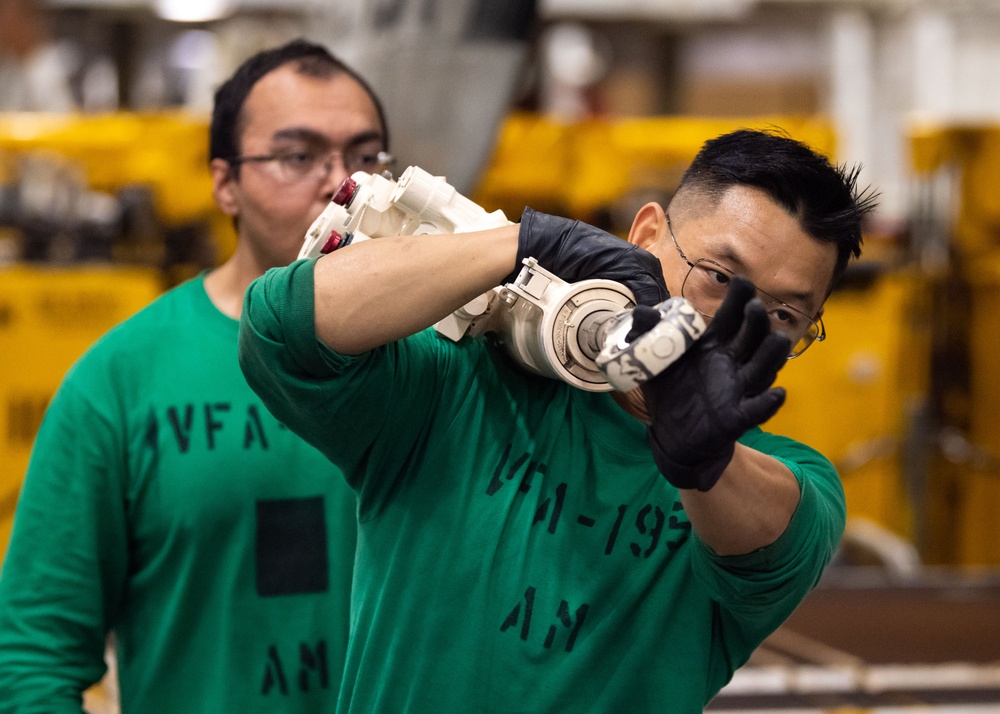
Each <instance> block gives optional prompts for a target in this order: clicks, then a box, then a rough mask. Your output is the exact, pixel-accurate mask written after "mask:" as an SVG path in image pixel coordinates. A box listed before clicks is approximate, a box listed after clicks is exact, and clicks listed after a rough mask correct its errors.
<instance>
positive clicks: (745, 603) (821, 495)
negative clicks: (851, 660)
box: [693, 429, 846, 669]
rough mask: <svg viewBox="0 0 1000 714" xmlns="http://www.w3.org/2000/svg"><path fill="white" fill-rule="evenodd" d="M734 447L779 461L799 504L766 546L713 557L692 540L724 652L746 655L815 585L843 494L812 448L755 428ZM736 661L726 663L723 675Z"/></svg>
mask: <svg viewBox="0 0 1000 714" xmlns="http://www.w3.org/2000/svg"><path fill="white" fill-rule="evenodd" d="M741 442H742V443H744V444H745V445H747V446H749V447H751V448H754V449H757V450H758V451H761V452H763V453H766V454H769V455H770V456H772V457H774V458H776V459H778V460H779V461H781V462H782V463H783V464H784V465H785V466H786V467H788V468H789V469H790V470H791V472H792V473H793V474H794V475H795V477H796V479H797V480H798V482H799V488H800V498H799V503H798V506H797V507H796V509H795V512H794V513H793V514H792V518H791V520H790V521H789V523H788V526H787V528H786V529H785V531H784V533H782V535H781V536H780V537H779V538H778V539H777V540H776V541H775V542H774V543H772V544H771V545H769V546H766V547H764V548H761V549H759V550H756V551H754V552H752V553H748V554H746V555H739V556H719V555H716V554H715V553H714V552H713V551H712V549H711V548H709V547H708V546H707V545H705V544H704V543H702V542H701V541H698V540H697V538H696V547H697V552H696V554H695V557H694V559H693V567H694V571H695V575H696V577H698V578H699V579H700V580H701V581H702V583H703V584H704V585H705V586H706V587H707V588H708V590H709V591H710V592H711V593H712V596H713V598H714V600H715V602H716V603H717V608H718V610H717V619H718V622H717V624H718V626H719V629H720V631H721V632H722V633H723V640H724V641H725V642H726V643H727V645H728V646H727V650H728V649H730V648H733V649H736V650H743V651H750V650H752V649H753V648H754V647H756V646H757V645H758V644H760V642H761V641H763V639H764V638H765V637H766V636H767V635H768V634H770V632H772V631H773V630H774V629H776V628H777V627H778V626H779V625H780V624H781V623H782V622H784V620H785V619H787V618H788V616H789V615H790V614H791V613H792V611H793V610H794V609H795V608H796V607H797V606H798V604H799V603H800V602H801V601H802V599H803V598H804V597H805V596H806V595H807V594H808V593H809V591H810V590H812V589H813V588H814V587H815V586H816V584H817V583H818V581H819V578H820V576H821V575H822V573H823V569H824V568H825V567H826V565H827V563H828V562H829V561H830V558H831V557H832V556H833V553H834V551H835V550H836V548H837V546H838V544H839V543H840V539H841V537H842V536H843V533H844V524H845V520H846V503H845V498H844V490H843V487H842V485H841V483H840V478H839V476H838V475H837V472H836V469H834V467H833V464H831V463H830V462H829V460H827V459H826V458H825V457H824V456H823V455H822V454H820V453H819V452H817V451H815V450H814V449H812V448H810V447H808V446H806V445H804V444H801V443H799V442H797V441H794V440H792V439H789V438H787V437H783V436H778V435H774V434H768V433H766V432H763V431H761V430H760V429H755V430H752V431H751V432H748V433H747V434H746V435H745V436H744V438H742V439H741ZM742 664H743V662H731V663H730V669H734V668H735V667H736V666H740V665H742Z"/></svg>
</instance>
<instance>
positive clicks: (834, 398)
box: [0, 0, 1000, 713]
mask: <svg viewBox="0 0 1000 714" xmlns="http://www.w3.org/2000/svg"><path fill="white" fill-rule="evenodd" d="M24 2H27V4H28V5H34V6H35V9H36V10H37V9H39V8H42V9H44V12H45V17H44V18H43V20H44V22H43V23H42V24H40V25H36V26H34V29H33V30H32V31H31V32H28V31H27V30H25V31H22V32H21V33H20V34H19V33H17V32H11V29H12V28H15V27H16V23H20V22H22V21H23V19H16V18H15V19H14V20H11V19H10V18H11V17H12V16H9V15H8V16H4V15H2V12H6V11H7V10H8V9H9V8H10V7H11V6H14V5H20V4H21V0H5V1H3V2H0V98H2V99H3V102H0V375H2V377H0V552H2V549H3V547H5V544H6V540H7V535H8V532H9V528H10V522H11V519H12V516H13V509H14V506H15V503H16V499H17V493H18V489H19V487H20V483H21V479H22V478H23V474H24V468H25V465H26V463H27V459H28V455H29V453H30V448H31V443H32V441H33V438H34V434H35V431H36V430H37V427H38V424H39V423H40V421H41V418H42V416H43V414H44V410H45V406H46V404H47V403H48V400H49V399H51V396H52V394H53V392H54V390H55V389H56V387H57V386H58V384H59V382H60V381H61V379H62V376H63V374H64V373H65V370H66V369H68V368H69V366H70V365H71V364H72V362H73V361H74V360H75V359H76V358H77V357H78V356H79V355H80V354H81V353H82V351H83V350H84V349H86V347H87V346H89V345H90V344H91V343H92V342H93V341H94V340H95V339H97V338H98V337H99V336H100V335H101V334H102V333H104V332H105V331H106V330H107V329H108V328H110V327H111V326H112V325H114V324H116V323H118V322H120V321H121V320H122V319H124V318H125V317H127V316H128V315H130V314H132V313H134V312H135V311H136V310H138V309H140V308H141V307H142V306H144V305H146V304H148V302H149V301H150V300H152V299H153V298H154V297H155V296H156V295H158V294H159V293H160V292H161V291H162V290H163V289H165V288H166V287H169V286H172V285H175V284H177V283H178V282H180V281H181V280H183V279H185V278H187V277H190V276H192V275H194V274H195V273H197V272H198V271H199V270H203V269H206V268H209V267H211V266H213V265H216V264H218V263H219V262H221V260H223V259H224V258H225V257H227V256H228V255H229V251H231V250H232V246H233V240H234V237H233V233H232V230H231V226H230V225H229V222H228V220H227V219H226V218H225V217H224V216H223V215H222V214H221V213H220V212H218V211H217V209H216V208H215V206H214V204H213V202H212V198H211V185H210V180H209V175H208V171H207V126H208V116H207V115H208V111H209V109H210V106H211V98H212V92H213V91H214V88H215V85H216V84H217V83H218V81H219V80H220V79H221V78H223V77H225V76H227V75H228V74H229V73H230V72H231V71H232V70H233V69H234V68H235V67H236V65H238V64H239V63H240V62H241V61H242V60H243V59H244V58H245V57H247V56H248V55H250V54H251V53H253V52H254V51H256V50H258V49H262V48H264V47H268V46H273V45H275V44H277V43H280V42H283V41H286V40H289V39H292V38H294V37H297V36H306V37H308V38H309V39H311V40H313V41H318V42H324V43H327V44H328V45H329V46H330V47H331V48H332V49H333V50H334V51H335V52H336V53H337V54H339V55H341V56H343V57H344V59H346V60H347V61H348V62H350V63H352V64H354V65H355V66H357V67H358V69H359V70H360V71H361V72H362V73H363V74H364V75H365V76H366V77H369V78H370V79H371V80H372V84H373V86H374V87H375V89H376V91H377V92H378V93H379V94H380V95H381V96H382V97H383V98H384V100H385V104H386V109H387V114H388V117H389V121H390V132H391V135H392V143H393V146H392V148H393V153H394V154H396V156H397V158H398V160H399V166H401V167H405V166H407V165H411V164H416V165H419V166H421V167H422V168H424V169H426V170H428V171H430V172H432V173H434V174H437V175H444V176H446V177H447V178H448V180H449V182H450V183H451V184H453V185H454V186H456V188H458V190H459V191H461V192H462V193H464V194H465V195H468V196H471V197H473V198H474V199H475V200H476V201H477V202H478V203H479V204H480V205H482V206H483V207H484V208H486V209H487V210H489V211H492V210H496V209H501V210H503V211H504V213H505V214H506V215H507V216H509V217H511V218H516V217H517V216H519V215H520V213H521V211H522V209H523V208H524V206H526V205H530V206H532V207H533V208H535V209H537V210H542V211H547V212H554V213H561V214H565V215H569V216H573V217H576V218H580V219H583V220H586V221H589V222H591V223H594V224H596V225H599V226H601V227H603V228H605V229H606V230H609V231H611V232H613V233H616V234H618V235H623V236H624V235H625V234H626V233H627V231H628V228H629V223H630V221H631V218H632V216H633V215H634V213H635V211H636V210H637V209H638V207H639V206H641V205H642V204H643V203H645V202H647V201H651V200H655V201H667V200H669V198H670V196H671V194H672V191H673V190H674V187H675V186H676V184H677V181H678V180H679V178H680V175H681V173H682V172H683V170H684V168H685V167H686V165H687V163H688V162H689V161H690V159H691V158H692V157H693V156H694V153H695V152H696V151H697V149H698V147H699V146H700V145H701V143H702V142H703V141H704V140H706V139H708V138H711V137H713V136H716V135H718V134H720V133H723V132H725V131H729V130H731V129H735V128H739V127H745V126H751V127H757V128H767V127H778V128H781V129H782V130H784V131H786V132H788V133H789V134H790V135H791V136H793V137H795V138H798V139H801V140H803V141H805V142H806V143H809V144H810V145H812V146H813V147H815V148H817V149H818V150H820V151H821V152H823V153H825V154H827V155H829V156H830V157H831V158H832V159H833V160H834V161H836V162H838V163H855V162H861V163H863V165H864V170H863V172H862V174H861V182H862V183H863V184H872V185H874V186H876V187H877V188H878V189H879V190H880V191H881V193H882V200H881V204H880V208H879V211H878V213H877V214H876V215H875V216H873V218H872V220H871V221H870V222H869V223H868V224H867V225H866V235H865V250H864V257H863V259H862V260H861V261H860V262H858V263H857V264H855V265H853V266H852V267H851V268H850V269H849V271H848V273H847V274H846V275H845V279H844V281H843V283H842V285H841V286H840V287H839V288H838V290H837V291H836V292H835V293H834V294H833V295H832V296H831V298H830V300H829V302H828V304H827V308H826V313H825V315H824V321H825V323H826V326H827V330H828V334H829V339H828V340H827V341H825V342H824V343H823V344H821V345H818V346H816V347H814V348H813V349H812V350H810V351H809V352H808V353H807V354H806V355H804V356H803V357H802V358H801V359H796V360H793V361H791V362H790V363H789V364H788V365H787V366H786V368H785V369H784V370H783V371H782V373H781V375H780V378H779V381H780V383H781V384H783V385H784V386H786V387H787V388H788V392H789V397H788V401H787V403H786V405H785V407H784V408H783V409H782V411H781V412H780V413H779V414H778V415H777V416H776V417H775V418H774V419H773V420H772V421H771V422H770V423H769V424H768V425H767V428H769V429H771V430H773V431H777V432H782V433H786V434H789V435H791V436H794V437H796V438H800V439H802V440H803V441H805V442H807V443H809V444H811V445H813V446H815V447H817V448H818V449H819V450H821V451H822V452H823V453H825V454H827V455H828V456H829V457H830V458H831V459H832V460H833V461H834V462H835V463H836V465H837V466H838V469H839V471H840V473H841V476H842V479H843V482H844V488H845V491H846V493H847V499H848V509H849V516H850V521H849V524H848V531H847V534H846V536H845V539H844V542H843V544H842V546H841V549H840V551H839V552H838V554H837V557H836V559H835V562H834V564H833V565H832V566H831V567H830V568H829V569H828V571H827V574H826V576H825V577H824V580H823V582H821V584H820V587H819V588H818V589H817V590H816V591H815V593H814V594H813V595H811V596H810V597H809V598H808V599H807V601H806V602H805V603H803V605H802V607H800V609H799V610H798V611H797V612H796V613H795V614H794V615H793V617H792V618H791V620H790V621H789V623H788V624H787V625H786V626H785V627H783V628H782V629H781V630H779V632H778V633H776V634H775V636H774V637H772V638H770V639H769V641H768V642H767V643H765V645H764V646H763V647H762V648H761V649H760V651H759V652H758V653H757V654H755V656H754V659H753V660H752V661H751V665H750V666H749V667H747V668H745V669H744V670H741V672H740V673H739V675H738V677H737V679H736V680H734V682H733V684H732V685H731V686H730V687H728V688H727V689H726V690H724V692H723V694H722V695H720V697H719V698H718V699H717V700H716V701H715V702H713V703H712V705H711V706H710V707H709V708H710V709H713V710H718V711H747V710H753V711H772V710H773V711H776V712H777V711H790V710H793V709H794V710H795V711H797V712H832V711H844V708H846V707H853V709H851V711H869V710H877V711H885V712H889V711H892V712H896V711H899V712H904V711H906V712H909V711H921V712H924V711H930V710H933V711H936V712H946V711H952V712H959V711H961V712H963V713H965V712H969V713H971V712H987V711H1000V622H998V620H997V618H998V616H1000V430H998V429H997V427H996V424H995V422H996V416H995V415H996V414H1000V369H998V367H997V364H998V361H997V357H996V354H995V353H996V345H997V338H996V334H997V332H998V331H1000V329H998V328H1000V325H997V324H996V323H997V321H998V319H1000V318H998V317H997V316H998V315H1000V193H998V192H997V191H996V188H995V187H996V186H997V185H1000V86H997V85H996V82H995V77H996V76H998V75H1000V51H998V50H997V47H1000V42H998V40H1000V7H997V6H996V3H992V2H988V1H987V0H982V1H979V0H968V1H967V2H962V3H955V2H950V1H948V0H919V1H918V0H866V1H865V2H857V1H856V0H823V1H822V2H820V1H819V0H701V1H700V2H690V1H689V0H657V1H656V2H646V1H641V2H640V1H637V0H515V1H513V2H506V3H495V2H489V1H488V0H370V1H366V2H355V3H348V2H328V1H326V0H283V1H282V2H277V1H276V0H270V1H269V0H198V1H197V2H194V1H190V2H189V1H186V0H155V1H154V0H51V1H50V2H48V3H44V2H43V3H32V2H30V1H29V0H24ZM22 27H26V26H25V25H22ZM11 36H13V37H14V38H15V39H17V38H18V37H22V38H27V37H31V38H34V40H35V42H36V45H37V46H36V47H35V48H34V49H33V50H32V52H33V53H34V54H33V55H32V56H33V57H36V59H38V58H41V59H38V62H37V64H36V66H34V68H33V69H32V70H31V71H32V72H42V71H44V72H47V73H48V75H47V77H48V79H47V80H46V82H48V83H47V84H45V85H44V86H46V87H49V88H51V87H57V89H49V90H48V91H47V92H44V93H42V94H40V95H39V94H38V93H35V95H32V94H31V93H30V92H26V91H25V90H24V89H23V87H20V85H14V84H9V83H8V84H5V82H8V79H9V77H10V76H11V73H12V72H14V73H15V74H16V72H17V70H18V66H17V65H16V63H15V62H14V60H13V59H12V57H13V55H10V54H9V53H8V52H6V50H4V49H3V48H4V46H5V45H7V44H9V43H10V42H11V40H10V37H11ZM15 44H18V43H17V42H15ZM22 44H23V43H22ZM39 67H40V68H41V69H39ZM22 73H23V72H22ZM11 87H14V88H15V89H16V91H14V89H11ZM14 99H17V100H18V102H20V104H18V103H16V102H14ZM32 102H34V105H32V106H29V105H30V104H31V103H32ZM26 109H30V110H32V111H30V112H29V111H23V110H26ZM39 109H42V110H46V111H41V112H40V111H38V110H39ZM95 701H96V700H95ZM112 705H113V701H112V702H111V704H110V705H109V706H112ZM912 707H919V708H912ZM93 711H95V712H96V711H104V710H103V709H101V708H100V706H99V705H98V704H93ZM108 711H111V709H108Z"/></svg>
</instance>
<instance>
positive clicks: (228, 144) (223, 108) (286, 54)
mask: <svg viewBox="0 0 1000 714" xmlns="http://www.w3.org/2000/svg"><path fill="white" fill-rule="evenodd" d="M291 62H294V63H295V71H296V72H298V73H299V74H302V75H305V76H307V77H317V78H321V79H326V78H329V77H333V76H335V75H338V74H346V75H347V76H348V77H350V78H351V79H353V80H354V81H355V82H357V83H358V84H359V85H360V86H361V88H362V89H364V90H365V92H367V94H368V96H369V97H370V98H371V100H372V103H373V104H374V105H375V111H376V112H377V113H378V118H379V122H380V123H381V124H382V136H383V143H384V146H383V148H385V149H386V150H388V149H389V126H388V124H386V121H385V112H384V111H383V109H382V102H380V101H379V98H378V96H376V94H375V92H374V91H373V90H372V88H371V87H370V86H369V85H368V83H367V82H366V81H365V80H364V79H363V78H362V77H361V75H359V74H358V73H357V72H355V71H354V70H353V69H351V68H350V67H348V66H347V65H346V64H344V62H342V61H341V60H339V59H337V58H336V57H334V56H333V55H332V54H331V53H330V51H329V50H327V49H326V48H325V47H323V46H321V45H317V44H313V43H311V42H307V41H306V40H303V39H301V38H300V39H296V40H292V41H291V42H288V43H287V44H284V45H282V46H280V47H275V48H273V49H269V50H264V51H262V52H258V53H257V54H255V55H253V56H252V57H250V58H249V59H247V60H246V61H245V62H243V64H241V65H240V66H239V67H238V68H237V69H236V71H235V72H234V73H233V75H232V76H231V77H230V78H229V79H227V80H226V81H225V82H224V83H223V84H222V85H221V86H220V87H219V88H218V89H217V90H216V92H215V105H214V107H213V108H212V124H211V127H210V128H209V148H208V153H209V160H211V159H225V160H229V159H233V158H235V157H237V156H239V153H240V137H241V135H242V132H243V119H244V117H243V105H244V103H245V102H246V99H247V96H248V95H249V94H250V91H251V90H252V89H253V88H254V85H255V84H257V82H259V81H260V80H261V78H262V77H264V76H265V75H266V74H268V73H270V72H272V71H274V70H276V69H278V68H279V67H282V66H284V65H286V64H289V63H291ZM237 166H238V165H234V169H235V168H237Z"/></svg>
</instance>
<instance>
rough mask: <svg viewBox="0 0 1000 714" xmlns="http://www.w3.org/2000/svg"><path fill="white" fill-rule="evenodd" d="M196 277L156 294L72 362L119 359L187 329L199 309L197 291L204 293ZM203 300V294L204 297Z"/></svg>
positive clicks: (82, 365) (160, 345)
mask: <svg viewBox="0 0 1000 714" xmlns="http://www.w3.org/2000/svg"><path fill="white" fill-rule="evenodd" d="M200 282H201V281H200V280H190V281H188V282H185V283H183V284H181V285H179V286H177V287H175V288H171V289H170V290H168V291H167V292H165V293H163V294H162V295H160V296H159V297H157V298H156V299H155V300H153V302H151V303H150V304H148V305H146V306H145V307H143V308H142V309H141V310H139V311H138V312H136V313H135V314H134V315H132V316H131V317H128V318H126V319H125V320H123V321H122V322H120V323H118V324H117V325H115V326H114V327H112V328H111V329H110V330H108V331H107V332H106V333H104V334H103V335H102V336H101V337H100V338H98V339H97V341H95V342H94V344H93V345H91V346H90V348H89V349H87V351H86V352H84V354H83V356H82V357H81V358H80V359H79V360H78V361H77V364H76V365H75V366H74V371H79V370H80V369H93V368H95V367H98V368H99V365H103V366H109V365H114V366H115V367H116V368H120V367H121V365H122V363H123V362H125V361H127V360H129V359H131V358H133V357H135V358H138V357H141V356H142V355H150V354H151V351H154V350H155V351H156V352H159V351H162V350H163V349H164V348H165V347H167V346H169V345H171V344H174V343H175V342H176V340H178V339H180V338H181V336H182V335H183V334H184V333H185V332H188V331H190V330H191V328H192V320H193V318H195V316H196V315H197V313H198V311H199V310H200V309H201V306H200V305H199V293H198V291H201V293H202V294H203V293H204V288H203V287H201V284H200ZM205 301H207V298H205Z"/></svg>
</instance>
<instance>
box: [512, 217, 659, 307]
mask: <svg viewBox="0 0 1000 714" xmlns="http://www.w3.org/2000/svg"><path fill="white" fill-rule="evenodd" d="M528 257H531V258H535V259H536V260H537V261H538V264H539V265H541V266H542V267H543V268H545V269H546V270H548V271H550V272H552V273H555V274H556V275H558V276H559V277H560V278H562V279H563V280H565V281H566V282H568V283H575V282H577V281H579V280H587V279H591V278H603V279H605V280H614V281H616V282H619V283H621V284H622V285H624V286H625V287H627V288H628V289H629V290H631V291H632V294H633V295H634V296H635V301H636V303H637V304H639V305H656V304H658V303H661V302H663V301H664V300H666V299H667V298H668V297H670V295H669V293H668V292H667V285H666V283H665V282H664V280H663V270H662V269H661V268H660V261H659V259H658V258H657V257H656V256H654V255H653V254H652V253H649V252H647V251H645V250H643V249H642V248H640V247H638V246H636V245H632V244H631V243H629V242H628V241H624V240H622V239H621V238H618V237H617V236H613V235H611V234H610V233H605V232H604V231H602V230H601V229H599V228H594V227H593V226H591V225H588V224H586V223H581V222H580V221H574V220H570V219H569V218H560V217H559V216H550V215H548V214H546V213H537V212H536V211H533V210H531V209H530V208H525V209H524V214H523V215H522V216H521V229H520V233H519V234H518V239H517V264H516V266H515V268H514V272H513V273H511V274H510V275H509V276H507V278H505V279H504V281H503V282H504V283H509V282H511V281H512V280H514V278H516V277H517V274H518V273H520V272H521V268H522V267H523V266H522V264H521V261H523V260H524V259H525V258H528Z"/></svg>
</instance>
